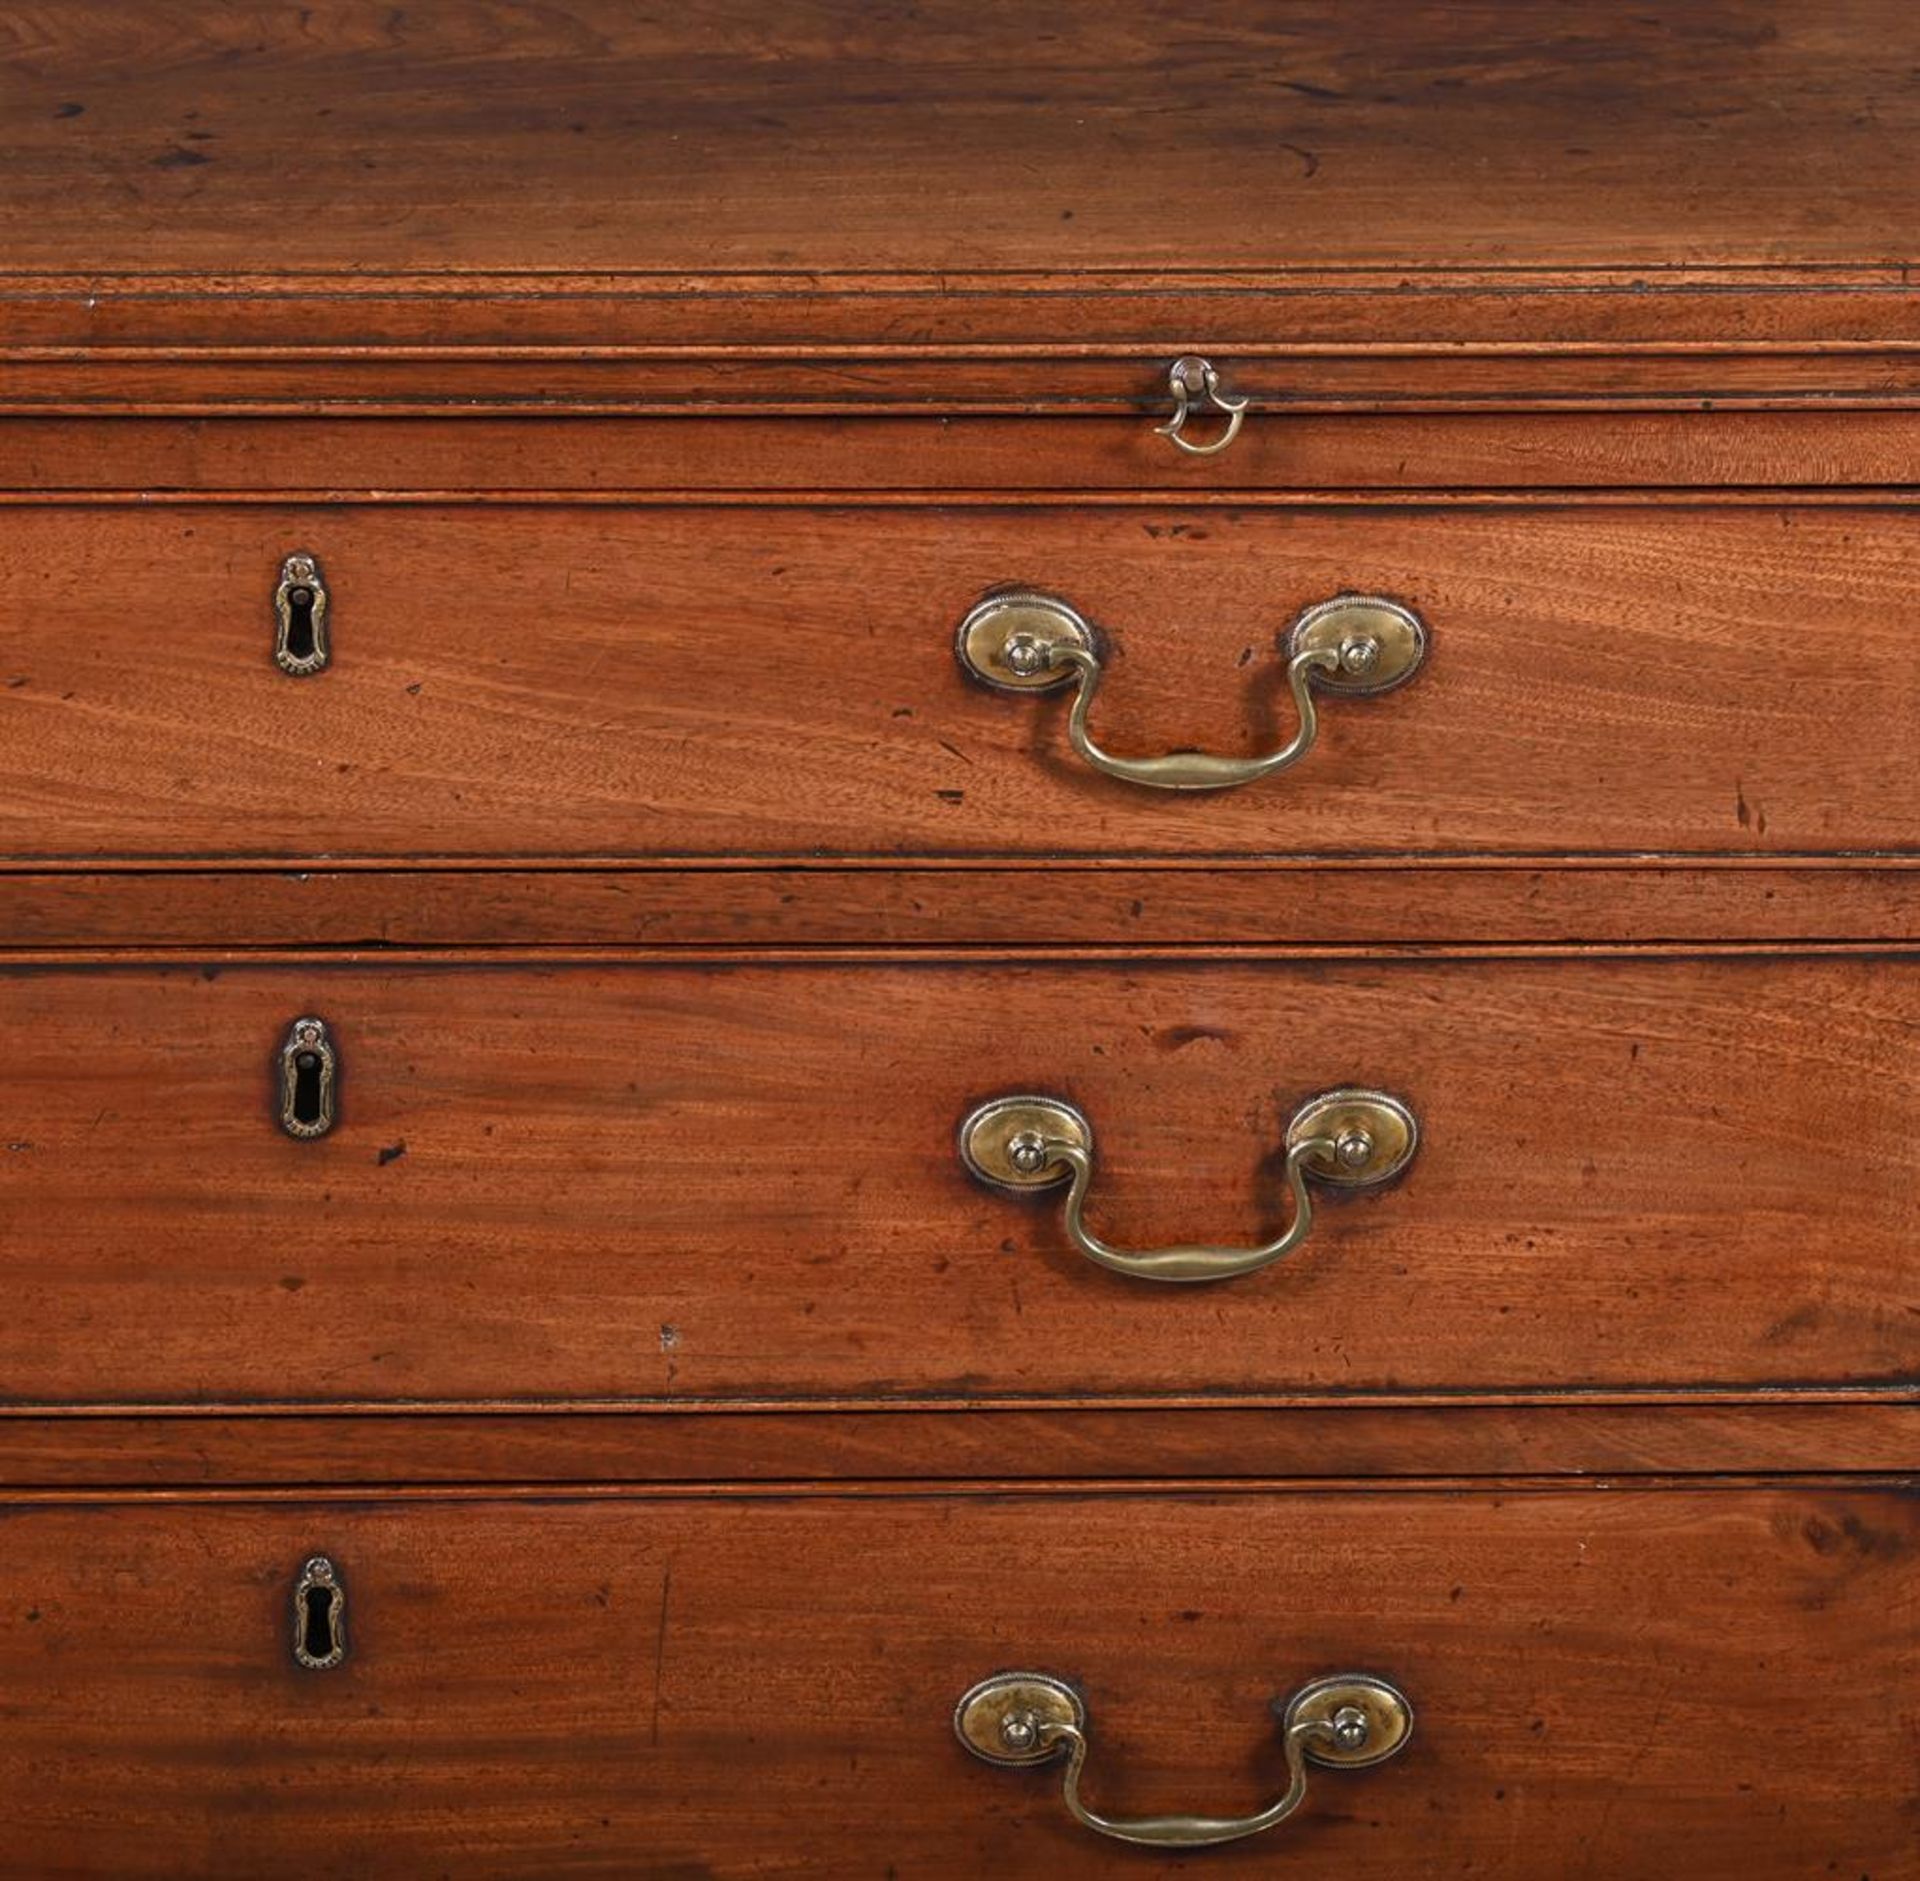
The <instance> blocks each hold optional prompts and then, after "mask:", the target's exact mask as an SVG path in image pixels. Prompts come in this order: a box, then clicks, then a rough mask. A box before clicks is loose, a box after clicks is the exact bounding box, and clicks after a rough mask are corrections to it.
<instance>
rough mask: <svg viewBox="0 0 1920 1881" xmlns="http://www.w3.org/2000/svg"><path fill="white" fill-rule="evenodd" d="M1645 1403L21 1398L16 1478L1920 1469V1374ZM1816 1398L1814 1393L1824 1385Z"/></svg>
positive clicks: (337, 1486) (287, 1483) (554, 1480)
mask: <svg viewBox="0 0 1920 1881" xmlns="http://www.w3.org/2000/svg"><path fill="white" fill-rule="evenodd" d="M1704 1396H1705V1394H1701V1393H1673V1392H1669V1393H1665V1394H1657V1393H1656V1394H1650V1395H1649V1397H1648V1398H1647V1400H1646V1401H1644V1402H1626V1403H1605V1402H1590V1401H1585V1400H1581V1401H1572V1402H1567V1401H1560V1400H1558V1399H1556V1398H1554V1397H1553V1396H1552V1395H1551V1394H1539V1393H1536V1394H1534V1395H1533V1396H1532V1397H1531V1398H1529V1399H1527V1400H1525V1401H1523V1402H1518V1403H1511V1404H1475V1403H1459V1402H1454V1401H1451V1400H1449V1399H1446V1398H1444V1397H1435V1398H1433V1399H1430V1400H1428V1401H1424V1402H1419V1403H1410V1404H1400V1405H1393V1404H1377V1403H1361V1402H1356V1401H1355V1400H1353V1399H1352V1398H1346V1399H1343V1400H1342V1401H1341V1402H1340V1403H1339V1404H1337V1405H1333V1406H1328V1405H1325V1404H1318V1405H1316V1404H1313V1403H1311V1402H1307V1403H1298V1402H1296V1403H1290V1404H1289V1403H1276V1404H1268V1405H1259V1406H1252V1407H1249V1406H1247V1405H1244V1404H1239V1403H1226V1404H1206V1403H1196V1402H1194V1401H1192V1400H1168V1401H1161V1402H1143V1403H1135V1404H1132V1405H1119V1406H1116V1405H1113V1404H1086V1405H1075V1404H1073V1403H1070V1402H1069V1403H1060V1402H1050V1403H1047V1404H1044V1405H1042V1406H1038V1407H1036V1406H1033V1405H1019V1404H1015V1405H1008V1404H1006V1403H1003V1402H996V1401H993V1400H982V1401H978V1402H974V1403H970V1404H962V1405H947V1406H944V1407H940V1408H934V1409H926V1408H915V1407H913V1406H910V1405H909V1406H901V1407H898V1408H888V1407H885V1406H874V1405H867V1406H864V1407H860V1408H857V1409H855V1408H848V1407H844V1406H841V1407H828V1408H820V1407H809V1408H807V1409H804V1410H797V1409H769V1408H767V1407H766V1406H764V1405H762V1406H757V1407H752V1406H749V1407H734V1406H721V1405H709V1406H707V1407H705V1408H699V1409H695V1408H690V1407H687V1406H684V1405H670V1404H665V1405H654V1406H644V1407H643V1406H633V1405H627V1406H622V1407H619V1408H609V1407H607V1406H605V1405H594V1404H587V1403H572V1404H549V1405H546V1406H544V1407H542V1408H541V1409H540V1410H538V1411H513V1410H500V1409H492V1410H484V1411H480V1410H476V1411H465V1412H462V1411H445V1410H439V1409H423V1408H418V1407H415V1408H412V1409H408V1408H404V1407H390V1408H389V1409H388V1410H386V1411H383V1412H368V1411H329V1412H324V1413H308V1412H298V1411H277V1410H273V1409H271V1408H270V1407H260V1406H254V1407H249V1408H248V1409H246V1410H242V1411H232V1410H227V1411H222V1410H220V1409H218V1408H205V1407H196V1408H195V1409H192V1410H189V1411H178V1410H172V1411H170V1410H166V1409H163V1408H161V1407H149V1408H147V1409H145V1410H143V1411H140V1412H135V1413H130V1414H128V1413H112V1412H109V1413H101V1412H98V1411H88V1412H84V1413H61V1414H54V1415H40V1414H34V1413H32V1412H23V1411H20V1410H18V1409H8V1410H5V1411H4V1412H0V1484H3V1485H5V1486H6V1487H7V1488H9V1489H16V1490H18V1489H28V1488H43V1489H50V1490H58V1489H62V1488H81V1487H85V1488H94V1489H99V1488H136V1489H159V1488H162V1487H167V1486H172V1487H177V1488H189V1489H191V1488H196V1487H205V1486H214V1485H220V1486H226V1487H235V1486H261V1485H271V1486H277V1487H282V1488H288V1489H296V1490H297V1489H307V1490H316V1489H322V1488H327V1489H332V1490H335V1491H338V1490H341V1489H351V1488H353V1487H355V1486H361V1487H365V1486H371V1485H382V1484H390V1483H411V1484H415V1485H420V1484H435V1483H443V1484H474V1485H484V1484H488V1483H516V1484H533V1485H542V1484H546V1485H551V1484H558V1485H573V1486H576V1487H577V1486H578V1485H580V1484H583V1483H596V1484H600V1485H607V1484H647V1483H653V1484H672V1483H716V1482H719V1483H726V1482H732V1483H762V1484H788V1485H790V1484H794V1483H806V1482H831V1483H845V1484H856V1483H861V1484H883V1483H901V1482H914V1481H944V1482H955V1483H958V1482H965V1481H972V1482H975V1483H977V1482H980V1481H1003V1482H1004V1481H1026V1482H1043V1481H1046V1480H1048V1479H1057V1478H1061V1477H1079V1478H1083V1479H1094V1478H1100V1479H1105V1480H1108V1481H1112V1482H1116V1483H1126V1482H1129V1481H1133V1482H1137V1481H1140V1480H1142V1479H1149V1480H1150V1479H1154V1478H1163V1479H1164V1478H1173V1477H1185V1478H1196V1479H1208V1480H1213V1481H1228V1482H1231V1481H1233V1480H1236V1479H1239V1480H1245V1479H1247V1478H1253V1477H1269V1478H1279V1477H1297V1478H1304V1479H1320V1480H1325V1479H1327V1478H1330V1477H1332V1478H1338V1477H1348V1478H1352V1477H1380V1478H1384V1479H1389V1480H1391V1479H1395V1478H1405V1477H1417V1476H1446V1477H1453V1478H1462V1477H1490V1476H1498V1477H1513V1476H1523V1477H1529V1478H1543V1477H1556V1476H1561V1477H1582V1476H1596V1475H1603V1476H1661V1475H1670V1476H1712V1475H1715V1474H1728V1473H1734V1474H1738V1473H1747V1472H1766V1473H1770V1474H1794V1473H1811V1472H1814V1471H1832V1472H1836V1473H1842V1474H1845V1473H1859V1472H1861V1471H1900V1470H1906V1469H1911V1468H1912V1466H1913V1459H1914V1456H1915V1453H1916V1444H1917V1443H1920V1386H1917V1387H1916V1388H1915V1391H1914V1392H1912V1393H1910V1394H1908V1395H1907V1398H1906V1399H1905V1400H1902V1399H1900V1398H1898V1397H1895V1398H1888V1397H1887V1396H1885V1395H1883V1394H1867V1393H1860V1394H1848V1393H1829V1394H1828V1400H1827V1401H1826V1402H1814V1401H1811V1396H1812V1394H1804V1393H1788V1392H1778V1391H1776V1392H1769V1393H1768V1394H1766V1395H1765V1396H1764V1397H1763V1398H1761V1399H1760V1400H1759V1401H1757V1402H1748V1403H1723V1402H1703V1401H1702V1398H1703V1397H1704ZM1803 1400H1806V1401H1803Z"/></svg>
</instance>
